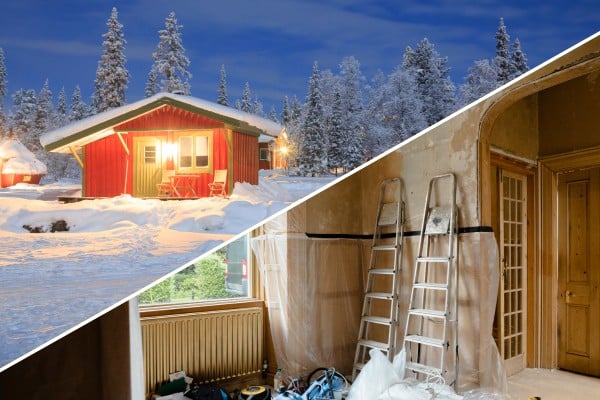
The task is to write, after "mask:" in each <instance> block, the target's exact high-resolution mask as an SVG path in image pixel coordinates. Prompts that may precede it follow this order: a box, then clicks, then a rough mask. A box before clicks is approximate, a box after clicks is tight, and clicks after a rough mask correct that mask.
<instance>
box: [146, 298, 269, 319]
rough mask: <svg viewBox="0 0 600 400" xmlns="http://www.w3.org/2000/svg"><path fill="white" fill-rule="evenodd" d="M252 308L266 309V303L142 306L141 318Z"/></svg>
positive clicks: (205, 302) (248, 300)
mask: <svg viewBox="0 0 600 400" xmlns="http://www.w3.org/2000/svg"><path fill="white" fill-rule="evenodd" d="M250 307H264V302H263V301H262V300H259V299H242V300H226V301H211V302H208V301H203V302H191V303H174V304H158V305H154V304H153V305H140V318H148V317H159V316H165V315H179V314H190V313H198V312H207V311H221V310H237V309H241V308H250Z"/></svg>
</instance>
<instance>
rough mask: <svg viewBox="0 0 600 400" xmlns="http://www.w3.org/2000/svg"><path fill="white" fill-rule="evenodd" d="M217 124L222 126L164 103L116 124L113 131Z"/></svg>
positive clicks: (183, 127)
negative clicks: (136, 116)
mask: <svg viewBox="0 0 600 400" xmlns="http://www.w3.org/2000/svg"><path fill="white" fill-rule="evenodd" d="M219 126H223V123H222V122H219V121H217V120H214V119H211V118H208V117H206V116H204V115H199V114H195V113H192V112H190V111H186V110H182V109H180V108H177V107H173V106H171V105H164V106H162V107H159V108H157V109H155V110H153V111H151V112H149V113H147V114H144V115H141V116H139V117H138V118H135V119H133V120H131V121H127V122H125V123H123V124H121V125H118V126H116V127H115V131H117V132H132V131H136V130H146V131H147V130H178V129H198V128H212V127H219Z"/></svg>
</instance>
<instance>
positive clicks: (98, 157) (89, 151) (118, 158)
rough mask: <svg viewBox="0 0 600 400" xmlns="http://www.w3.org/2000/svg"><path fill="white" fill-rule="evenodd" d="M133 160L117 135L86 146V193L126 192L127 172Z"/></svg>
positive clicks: (103, 194) (109, 194)
mask: <svg viewBox="0 0 600 400" xmlns="http://www.w3.org/2000/svg"><path fill="white" fill-rule="evenodd" d="M130 167H131V162H130V159H129V157H128V156H127V154H126V153H125V149H124V148H123V145H122V144H121V142H120V141H119V139H118V138H117V136H116V135H111V136H108V137H106V138H104V139H100V140H98V141H95V142H93V143H90V144H88V145H87V146H85V176H84V184H85V195H86V196H89V197H113V196H119V195H121V194H123V193H131V189H130V187H129V190H128V191H127V192H126V189H127V187H126V186H125V182H126V174H127V176H129V171H128V168H130Z"/></svg>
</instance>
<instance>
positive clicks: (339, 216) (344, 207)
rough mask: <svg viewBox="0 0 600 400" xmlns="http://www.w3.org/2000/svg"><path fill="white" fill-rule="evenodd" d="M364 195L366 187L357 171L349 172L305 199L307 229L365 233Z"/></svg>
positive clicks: (320, 231)
mask: <svg viewBox="0 0 600 400" xmlns="http://www.w3.org/2000/svg"><path fill="white" fill-rule="evenodd" d="M363 197H364V190H363V189H362V187H361V180H360V177H359V176H358V175H353V176H350V177H348V178H347V179H344V180H342V181H341V182H339V183H337V184H336V185H335V186H333V187H331V188H329V189H326V190H324V191H323V192H321V193H319V194H318V195H316V196H315V197H313V198H312V199H310V200H309V201H308V202H307V203H306V222H305V223H306V226H305V228H306V231H305V232H308V233H321V234H323V233H346V234H361V233H363V227H362V218H361V216H362V213H363V210H362V199H363ZM297 226H299V224H298V225H297Z"/></svg>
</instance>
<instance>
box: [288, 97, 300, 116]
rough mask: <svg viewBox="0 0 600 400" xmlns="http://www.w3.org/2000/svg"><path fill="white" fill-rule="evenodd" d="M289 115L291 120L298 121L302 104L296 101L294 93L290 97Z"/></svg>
mask: <svg viewBox="0 0 600 400" xmlns="http://www.w3.org/2000/svg"><path fill="white" fill-rule="evenodd" d="M290 115H291V120H292V121H298V119H299V118H300V116H301V115H302V106H301V105H300V102H299V101H298V98H297V97H296V95H294V98H293V99H292V112H291V114H290Z"/></svg>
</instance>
